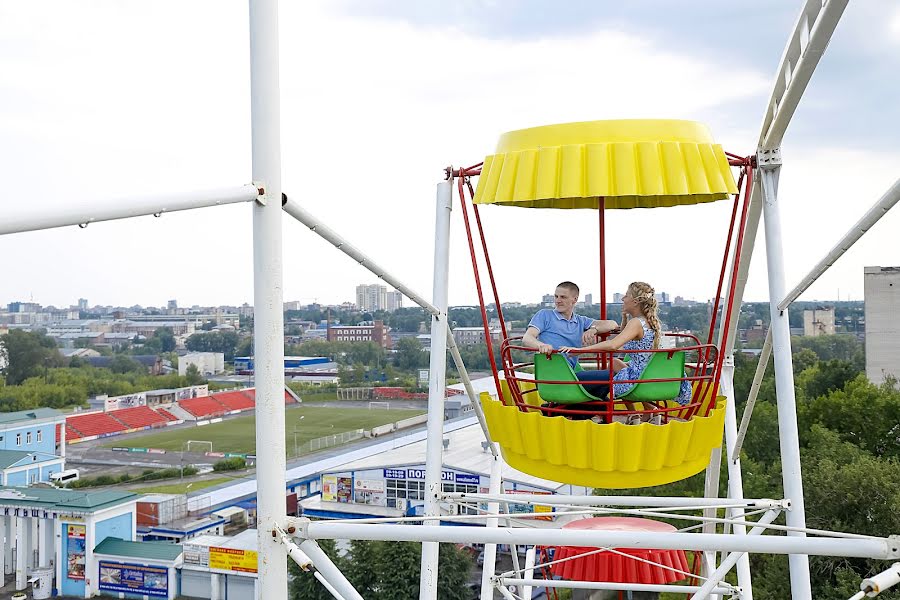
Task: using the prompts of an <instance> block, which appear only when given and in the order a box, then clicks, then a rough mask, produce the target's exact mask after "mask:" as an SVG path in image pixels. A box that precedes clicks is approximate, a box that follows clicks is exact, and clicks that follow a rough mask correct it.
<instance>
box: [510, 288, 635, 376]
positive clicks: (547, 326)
mask: <svg viewBox="0 0 900 600" xmlns="http://www.w3.org/2000/svg"><path fill="white" fill-rule="evenodd" d="M578 293H579V290H578V286H577V285H575V284H574V283H572V282H571V281H563V282H562V283H560V284H559V285H558V286H556V292H555V293H554V303H555V304H556V310H550V309H549V308H543V309H541V310H539V311H538V312H537V314H535V315H534V317H532V319H531V322H530V323H528V329H527V330H526V331H525V336H524V337H523V338H522V343H523V344H524V345H526V346H528V347H529V348H534V349H535V350H537V351H538V352H540V353H542V354H550V353H551V352H552V351H553V350H555V349H556V348H560V347H562V346H573V347H576V348H577V347H580V346H582V345H586V344H593V343H594V342H595V341H596V340H597V335H598V334H600V333H609V332H610V331H614V330H616V329H618V327H619V324H618V323H616V322H615V321H599V320H594V319H591V318H590V317H585V316H582V315H576V314H575V303H576V302H578ZM573 358H574V357H570V358H569V361H570V362H574V360H573Z"/></svg>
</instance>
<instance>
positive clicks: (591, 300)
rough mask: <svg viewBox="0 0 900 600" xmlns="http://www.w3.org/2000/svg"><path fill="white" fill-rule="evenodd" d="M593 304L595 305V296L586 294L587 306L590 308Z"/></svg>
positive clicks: (585, 302) (585, 301)
mask: <svg viewBox="0 0 900 600" xmlns="http://www.w3.org/2000/svg"><path fill="white" fill-rule="evenodd" d="M593 303H594V295H593V294H585V295H584V304H585V306H590V305H591V304H593Z"/></svg>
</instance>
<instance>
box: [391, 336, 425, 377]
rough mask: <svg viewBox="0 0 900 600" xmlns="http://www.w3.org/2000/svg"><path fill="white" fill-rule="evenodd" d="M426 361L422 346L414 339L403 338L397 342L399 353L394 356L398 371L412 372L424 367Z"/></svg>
mask: <svg viewBox="0 0 900 600" xmlns="http://www.w3.org/2000/svg"><path fill="white" fill-rule="evenodd" d="M425 361H426V356H425V353H424V352H422V344H421V342H419V340H417V339H416V338H414V337H405V338H401V339H400V341H399V342H397V352H396V353H395V354H394V366H396V367H397V368H398V369H401V370H405V371H411V370H413V369H418V368H419V367H421V366H423V365H424V364H425Z"/></svg>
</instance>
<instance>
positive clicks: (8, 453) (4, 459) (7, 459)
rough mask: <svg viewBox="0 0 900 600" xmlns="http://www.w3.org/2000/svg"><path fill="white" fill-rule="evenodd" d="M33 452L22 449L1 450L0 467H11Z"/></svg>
mask: <svg viewBox="0 0 900 600" xmlns="http://www.w3.org/2000/svg"><path fill="white" fill-rule="evenodd" d="M29 454H31V452H22V451H21V450H0V469H5V468H7V467H11V466H13V465H14V464H16V463H17V462H19V461H20V460H22V459H23V458H25V457H26V456H28V455H29Z"/></svg>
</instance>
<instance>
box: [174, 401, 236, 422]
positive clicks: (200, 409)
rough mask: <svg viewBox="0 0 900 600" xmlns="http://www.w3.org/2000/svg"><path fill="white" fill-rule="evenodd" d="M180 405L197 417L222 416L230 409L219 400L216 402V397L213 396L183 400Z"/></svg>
mask: <svg viewBox="0 0 900 600" xmlns="http://www.w3.org/2000/svg"><path fill="white" fill-rule="evenodd" d="M178 406H180V407H181V408H183V409H184V410H186V411H188V412H189V413H190V414H192V415H194V416H195V417H197V418H205V417H221V416H222V415H224V414H226V413H227V412H228V409H227V408H225V406H223V405H222V404H220V403H219V402H216V400H215V398H213V397H212V396H204V397H202V398H191V399H190V400H181V401H180V402H179V403H178Z"/></svg>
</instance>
